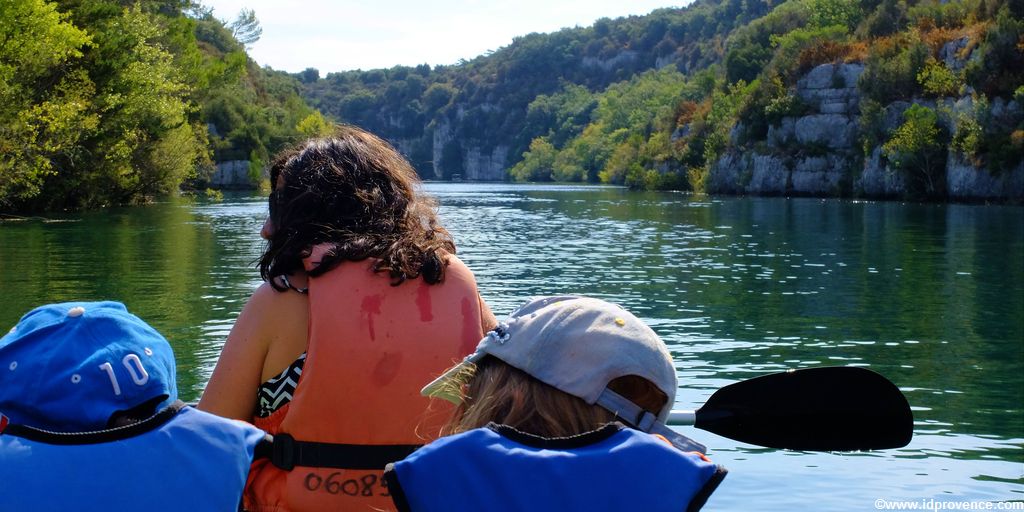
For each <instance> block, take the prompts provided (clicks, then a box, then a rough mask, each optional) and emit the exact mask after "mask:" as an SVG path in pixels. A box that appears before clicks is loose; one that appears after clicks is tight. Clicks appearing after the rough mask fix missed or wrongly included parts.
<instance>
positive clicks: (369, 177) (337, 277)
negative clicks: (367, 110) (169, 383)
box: [199, 126, 497, 512]
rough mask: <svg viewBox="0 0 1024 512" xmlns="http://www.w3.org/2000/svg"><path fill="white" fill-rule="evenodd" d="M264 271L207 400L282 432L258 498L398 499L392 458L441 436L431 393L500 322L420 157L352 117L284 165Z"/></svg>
mask: <svg viewBox="0 0 1024 512" xmlns="http://www.w3.org/2000/svg"><path fill="white" fill-rule="evenodd" d="M270 179H271V183H273V185H274V190H273V192H272V193H271V194H270V201H269V202H270V215H269V217H268V218H267V221H266V223H265V224H264V226H263V229H262V231H261V236H263V237H264V238H265V239H267V241H268V244H267V247H266V250H265V252H264V253H263V256H262V258H261V259H260V262H259V269H260V275H261V276H262V277H263V279H264V281H265V282H264V283H263V284H262V285H261V286H260V287H259V288H258V289H257V290H256V291H255V292H254V293H253V295H252V297H251V298H250V299H249V302H248V303H247V304H246V305H245V307H244V309H243V310H242V312H241V314H240V315H239V317H238V320H237V321H236V323H235V325H234V327H233V328H232V330H231V333H230V334H229V335H228V339H227V342H226V343H225V345H224V349H223V352H222V353H221V357H220V360H219V361H218V362H217V366H216V368H215V369H214V372H213V376H212V377H211V379H210V383H209V385H208V386H207V388H206V391H205V392H204V394H203V397H202V400H201V401H200V403H199V407H200V408H201V409H205V410H207V411H210V412H213V413H216V414H220V415H222V416H227V417H230V418H236V419H240V420H246V421H251V422H253V423H254V424H256V426H258V427H260V428H262V429H264V430H266V431H267V432H269V433H271V434H273V435H274V447H273V450H272V453H273V456H272V457H270V458H267V459H263V460H260V461H257V462H256V463H255V464H254V465H253V468H252V471H251V473H250V477H249V484H248V488H247V491H246V499H245V506H246V509H247V510H250V511H253V512H260V511H274V510H289V511H300V510H326V509H331V510H338V509H340V510H370V509H372V508H378V509H380V508H384V509H387V508H389V507H390V506H391V502H390V498H389V497H388V493H387V488H386V486H385V485H386V484H385V483H384V481H383V479H382V478H381V472H382V470H383V468H384V465H385V464H386V463H388V462H392V461H395V460H399V459H401V458H403V457H404V456H405V455H407V454H408V453H410V452H411V451H412V450H413V449H415V448H416V446H418V445H421V444H423V443H424V442H425V441H427V440H429V439H432V438H433V437H436V435H437V433H438V429H439V426H440V424H441V423H442V422H443V419H444V416H445V414H446V413H447V412H448V411H446V410H444V408H443V407H437V406H434V407H428V405H429V404H428V403H427V401H425V400H423V399H422V398H421V397H419V395H418V388H419V386H420V385H421V384H422V382H423V381H424V380H429V379H430V378H433V377H435V376H437V375H438V374H440V373H442V372H443V371H444V369H445V368H446V367H448V366H450V365H451V363H452V362H453V361H454V360H456V359H457V358H458V357H459V356H460V355H462V354H465V353H466V352H468V351H469V350H470V349H472V347H474V346H475V344H476V343H477V342H478V341H479V340H480V339H481V338H482V337H483V333H484V332H486V331H487V330H489V329H491V328H492V327H493V326H494V325H495V324H496V323H497V322H496V321H495V319H494V317H493V315H492V314H491V312H490V311H489V309H488V308H487V306H486V304H484V302H483V301H482V300H481V299H480V296H479V294H478V292H477V288H476V282H475V280H474V277H473V274H472V273H471V272H470V271H469V269H468V268H466V266H465V265H464V264H463V263H462V262H461V261H459V259H458V258H457V257H456V256H455V244H454V242H453V241H452V238H451V236H450V235H449V233H448V232H447V230H445V229H444V228H443V227H441V226H440V225H439V223H438V219H437V216H436V213H435V205H434V203H433V202H432V201H431V200H430V199H429V198H427V197H425V196H424V195H422V193H421V192H420V191H419V190H418V187H419V179H418V178H417V176H416V172H415V171H414V170H413V169H412V167H411V166H410V165H409V163H408V162H407V161H406V160H405V159H403V158H402V157H401V156H400V155H399V154H398V153H397V152H396V151H395V150H394V148H392V147H391V146H390V145H388V144H387V143H386V142H384V141H383V140H381V139H380V138H378V137H376V136H374V135H372V134H370V133H367V132H365V131H363V130H360V129H358V128H355V127H350V126H342V127H339V129H338V130H337V132H336V133H335V134H334V135H332V136H330V137H327V138H319V139H311V140H308V141H306V142H303V143H301V144H300V145H298V146H297V147H295V148H293V149H290V150H287V151H285V152H283V153H282V154H281V155H279V156H278V157H277V158H276V159H275V160H274V162H273V163H272V165H271V169H270Z"/></svg>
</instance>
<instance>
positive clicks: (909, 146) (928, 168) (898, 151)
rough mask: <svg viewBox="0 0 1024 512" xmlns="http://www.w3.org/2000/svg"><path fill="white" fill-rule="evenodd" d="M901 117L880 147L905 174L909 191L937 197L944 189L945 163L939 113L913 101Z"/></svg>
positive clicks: (913, 193) (912, 193) (914, 193)
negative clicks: (900, 123) (890, 135)
mask: <svg viewBox="0 0 1024 512" xmlns="http://www.w3.org/2000/svg"><path fill="white" fill-rule="evenodd" d="M903 118H904V122H903V124H902V125H900V126H899V127H898V128H896V131H895V132H893V135H892V137H891V138H890V139H889V141H888V142H886V143H885V144H883V145H882V151H883V152H884V154H885V156H886V158H888V159H889V160H890V162H892V163H893V164H894V165H895V167H896V168H897V169H899V170H900V171H901V172H903V174H904V176H906V177H907V183H908V185H909V186H908V189H909V192H910V193H911V195H918V194H921V195H924V196H925V197H936V196H938V195H940V194H941V193H943V192H945V183H944V180H945V173H944V172H943V171H944V169H945V167H946V166H945V164H946V162H945V155H946V151H945V148H944V147H943V142H942V130H941V128H940V127H939V116H938V114H936V113H935V111H934V110H932V109H930V108H928V107H924V106H921V105H918V104H914V105H911V106H910V108H908V109H907V111H906V112H904V113H903Z"/></svg>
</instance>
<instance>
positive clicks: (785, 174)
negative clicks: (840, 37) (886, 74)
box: [707, 40, 1024, 202]
mask: <svg viewBox="0 0 1024 512" xmlns="http://www.w3.org/2000/svg"><path fill="white" fill-rule="evenodd" d="M957 44H959V45H960V46H963V45H964V44H966V43H964V42H963V41H960V40H957V41H953V42H951V43H950V45H947V46H952V45H957ZM941 55H944V56H945V57H944V58H949V59H951V62H949V63H947V65H948V66H949V67H950V68H953V69H955V68H956V67H957V66H959V67H962V66H963V63H962V59H961V60H958V59H956V58H954V57H951V56H954V55H956V48H952V47H951V48H950V49H946V48H944V49H943V52H942V53H941ZM863 71H864V66H863V64H860V63H841V64H822V65H820V66H817V67H815V68H814V69H812V70H811V71H810V72H809V73H807V74H806V75H805V76H804V77H802V78H801V79H800V80H799V81H798V82H797V85H796V88H795V94H796V95H797V96H798V97H799V98H800V99H801V100H802V101H803V103H804V104H805V105H806V106H807V112H806V113H805V114H803V115H801V116H798V117H783V118H782V119H781V120H780V121H779V122H778V123H776V124H774V125H772V126H770V127H769V129H768V134H767V137H766V138H765V140H763V141H745V143H744V144H743V145H740V144H738V143H737V142H738V141H737V139H738V136H737V135H736V134H737V133H738V132H740V131H742V129H743V127H742V126H738V127H737V129H734V130H733V132H734V136H733V138H732V144H731V146H730V149H729V150H728V151H726V152H725V153H724V154H723V155H722V156H721V157H719V159H718V161H717V162H716V163H715V165H713V166H712V168H711V169H710V173H709V176H708V181H707V186H708V192H711V193H727V194H754V195H804V196H853V197H871V198H895V197H903V196H905V195H906V194H907V191H908V190H907V187H908V184H907V182H906V179H905V177H904V175H903V174H901V173H900V172H898V171H897V170H896V169H895V168H894V166H893V164H892V163H890V162H888V161H887V160H886V158H885V157H884V153H883V151H882V148H881V146H880V145H873V146H871V147H868V148H866V149H865V148H864V147H863V145H862V137H861V133H862V131H863V130H864V129H865V128H864V127H863V126H864V120H863V119H862V116H861V111H860V104H861V94H860V92H859V90H858V87H857V84H858V82H859V80H860V76H861V73H862V72H863ZM915 103H917V104H921V105H924V106H927V107H929V108H932V109H934V110H935V111H937V112H938V113H939V119H940V122H941V123H943V124H944V125H945V128H946V130H947V132H948V133H953V132H954V131H955V128H956V126H955V124H956V119H957V116H958V115H959V114H962V113H964V112H968V111H970V110H971V109H972V108H973V97H972V96H971V95H965V96H963V97H959V98H940V99H938V100H923V99H914V100H913V101H899V102H894V103H892V104H890V105H886V106H885V107H884V109H883V115H882V123H883V127H882V129H883V130H884V131H885V132H887V133H891V132H892V131H893V130H895V129H896V127H897V126H899V125H900V124H901V123H902V120H903V113H904V112H905V111H906V110H907V109H908V108H909V107H910V106H911V105H912V104H915ZM1021 110H1022V109H1021V105H1019V104H1018V103H1017V102H1015V101H1006V100H1004V99H1002V98H996V99H994V100H992V101H991V107H990V109H989V114H990V115H991V116H992V118H993V119H994V120H995V121H1000V120H1001V121H1002V122H1005V123H1009V124H1011V125H1012V124H1015V123H1017V122H1019V120H1020V119H1021V116H1022V112H1021ZM945 161H946V166H945V183H946V194H947V196H948V198H949V199H952V200H963V201H988V200H996V201H1011V202H1020V201H1022V200H1024V164H1021V165H1018V166H1017V167H1016V168H1013V169H1010V170H1001V171H998V172H992V171H990V170H988V169H986V168H985V167H983V166H977V165H975V164H973V163H972V162H971V161H970V160H969V159H967V158H965V157H964V155H962V154H960V153H959V152H958V151H956V150H955V149H953V148H952V147H950V148H949V149H948V154H947V155H946V159H945Z"/></svg>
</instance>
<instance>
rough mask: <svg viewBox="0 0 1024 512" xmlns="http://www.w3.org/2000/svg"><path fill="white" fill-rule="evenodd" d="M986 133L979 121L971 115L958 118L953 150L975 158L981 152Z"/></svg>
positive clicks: (962, 115)
mask: <svg viewBox="0 0 1024 512" xmlns="http://www.w3.org/2000/svg"><path fill="white" fill-rule="evenodd" d="M983 137H984V131H983V130H982V127H981V125H980V124H978V121H977V119H975V118H974V116H973V115H970V114H961V115H959V116H957V120H956V132H955V133H954V134H953V142H952V144H951V146H952V147H953V149H955V150H957V151H959V152H960V153H962V154H963V155H964V156H967V157H968V158H974V157H976V156H977V155H978V153H979V151H980V150H981V145H982V139H983Z"/></svg>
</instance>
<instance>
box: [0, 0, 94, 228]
mask: <svg viewBox="0 0 1024 512" xmlns="http://www.w3.org/2000/svg"><path fill="white" fill-rule="evenodd" d="M90 44H91V40H90V38H89V36H88V35H87V34H86V33H85V32H84V31H82V30H80V29H78V28H76V27H75V26H73V25H72V24H71V23H69V22H68V21H67V16H66V15H62V14H60V13H58V12H57V10H56V7H55V6H54V5H53V4H47V3H44V2H43V0H0V209H7V208H8V207H10V206H11V205H12V204H17V203H20V202H21V201H24V200H27V199H30V198H32V197H35V196H37V195H39V193H40V192H41V187H42V184H43V179H44V178H45V177H46V176H48V175H52V174H55V173H56V172H57V169H56V168H55V167H54V165H53V159H54V158H55V157H57V156H58V155H67V156H71V155H75V154H76V153H77V144H78V141H79V138H80V137H81V135H82V134H83V133H86V132H88V131H90V130H91V129H94V128H95V127H96V125H97V123H98V119H97V116H96V113H95V112H91V111H90V109H89V104H90V103H91V101H92V99H93V95H94V94H95V86H94V84H93V83H92V81H90V80H89V77H88V76H87V75H86V74H84V73H82V72H81V71H80V70H74V69H73V66H72V65H71V63H73V62H75V61H76V60H77V59H80V58H81V57H82V49H84V48H86V47H88V46H89V45H90Z"/></svg>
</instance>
